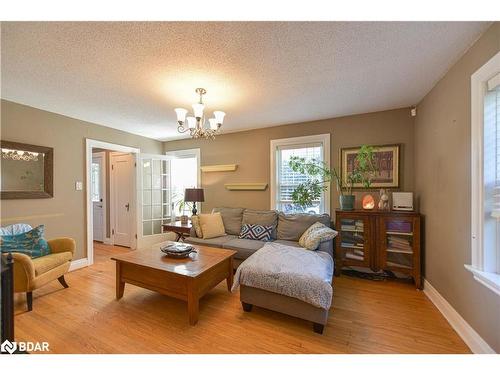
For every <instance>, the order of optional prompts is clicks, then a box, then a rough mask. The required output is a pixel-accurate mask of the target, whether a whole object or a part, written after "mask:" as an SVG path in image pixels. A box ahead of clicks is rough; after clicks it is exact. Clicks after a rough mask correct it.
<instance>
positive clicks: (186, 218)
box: [181, 215, 189, 224]
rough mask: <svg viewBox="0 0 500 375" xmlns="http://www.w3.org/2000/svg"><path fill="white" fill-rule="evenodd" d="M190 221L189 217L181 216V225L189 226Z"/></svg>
mask: <svg viewBox="0 0 500 375" xmlns="http://www.w3.org/2000/svg"><path fill="white" fill-rule="evenodd" d="M188 220H189V217H188V215H182V216H181V224H187V223H188Z"/></svg>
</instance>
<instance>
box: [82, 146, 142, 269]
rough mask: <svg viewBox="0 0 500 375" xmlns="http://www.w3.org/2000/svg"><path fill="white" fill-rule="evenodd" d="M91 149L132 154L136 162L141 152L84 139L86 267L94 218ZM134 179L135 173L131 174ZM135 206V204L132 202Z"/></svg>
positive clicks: (90, 257) (91, 251)
mask: <svg viewBox="0 0 500 375" xmlns="http://www.w3.org/2000/svg"><path fill="white" fill-rule="evenodd" d="M93 148H102V149H105V150H109V151H116V152H125V153H131V154H133V155H132V156H133V158H134V159H135V161H136V162H137V155H138V154H139V153H140V152H141V150H140V149H139V148H136V147H130V146H124V145H120V144H115V143H109V142H103V141H98V140H96V139H91V138H85V154H86V155H85V177H86V180H85V191H86V212H85V214H86V216H87V220H86V222H87V228H86V231H87V237H86V238H87V259H86V261H87V265H88V266H90V265H92V264H94V218H93V217H92V197H91V186H90V184H91V175H90V168H91V166H92V149H93ZM133 175H134V178H135V175H136V173H133ZM133 188H134V189H136V184H135V183H134V184H133ZM136 195H137V192H136V191H134V196H136ZM134 204H135V202H134ZM133 216H134V217H133V220H134V225H133V227H137V223H136V220H137V218H136V215H133ZM82 261H83V260H82Z"/></svg>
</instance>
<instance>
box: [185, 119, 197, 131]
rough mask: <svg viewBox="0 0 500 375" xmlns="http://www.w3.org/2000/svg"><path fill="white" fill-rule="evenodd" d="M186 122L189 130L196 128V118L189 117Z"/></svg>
mask: <svg viewBox="0 0 500 375" xmlns="http://www.w3.org/2000/svg"><path fill="white" fill-rule="evenodd" d="M186 120H187V123H188V128H189V129H194V128H196V118H194V117H193V116H189V117H187V118H186Z"/></svg>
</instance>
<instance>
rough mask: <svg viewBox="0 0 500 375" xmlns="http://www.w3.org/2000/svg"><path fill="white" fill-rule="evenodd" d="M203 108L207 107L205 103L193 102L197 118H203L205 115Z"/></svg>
mask: <svg viewBox="0 0 500 375" xmlns="http://www.w3.org/2000/svg"><path fill="white" fill-rule="evenodd" d="M203 109H205V105H204V104H203V103H195V104H193V113H194V117H196V119H201V118H202V117H203Z"/></svg>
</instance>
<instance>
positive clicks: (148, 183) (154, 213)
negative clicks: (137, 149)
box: [138, 154, 172, 242]
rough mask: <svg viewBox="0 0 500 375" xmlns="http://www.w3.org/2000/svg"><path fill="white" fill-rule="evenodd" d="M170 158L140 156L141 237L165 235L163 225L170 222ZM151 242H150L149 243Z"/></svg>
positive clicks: (163, 156) (148, 155)
mask: <svg viewBox="0 0 500 375" xmlns="http://www.w3.org/2000/svg"><path fill="white" fill-rule="evenodd" d="M170 160H171V157H170V156H165V155H150V154H140V157H139V163H138V166H139V173H140V179H139V181H140V194H139V198H140V199H139V201H140V204H139V207H140V219H141V220H140V225H139V232H140V233H141V237H142V238H143V239H144V238H146V237H150V236H155V237H158V236H160V237H161V235H162V234H163V224H166V223H167V222H170V216H171V212H172V207H171V203H172V197H171V195H172V191H171V186H172V184H171V175H170ZM147 242H150V241H147Z"/></svg>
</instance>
